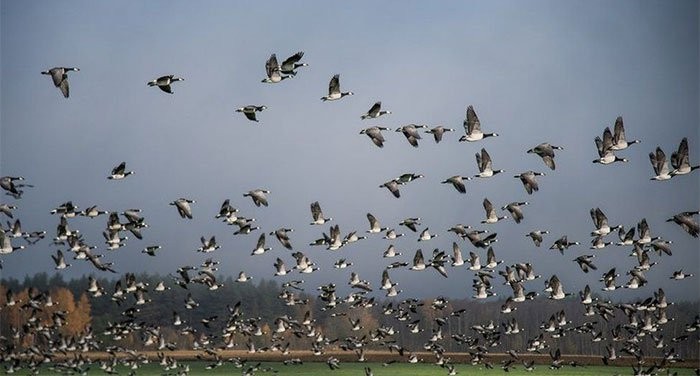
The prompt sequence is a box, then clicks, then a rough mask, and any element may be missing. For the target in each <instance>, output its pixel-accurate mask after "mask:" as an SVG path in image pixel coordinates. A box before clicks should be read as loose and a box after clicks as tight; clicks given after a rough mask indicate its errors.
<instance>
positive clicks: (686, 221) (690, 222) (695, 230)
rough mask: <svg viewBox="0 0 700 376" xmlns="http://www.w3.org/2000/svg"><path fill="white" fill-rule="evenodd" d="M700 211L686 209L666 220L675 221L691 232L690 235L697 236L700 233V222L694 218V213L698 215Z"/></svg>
mask: <svg viewBox="0 0 700 376" xmlns="http://www.w3.org/2000/svg"><path fill="white" fill-rule="evenodd" d="M698 213H699V212H698V211H686V212H682V213H678V214H675V215H674V216H673V217H671V218H669V219H667V220H666V222H675V223H676V224H678V225H679V226H681V228H682V229H683V230H685V232H687V233H688V234H690V236H692V237H694V238H697V237H698V234H699V233H700V224H698V222H696V221H695V220H694V219H693V216H694V215H697V214H698Z"/></svg>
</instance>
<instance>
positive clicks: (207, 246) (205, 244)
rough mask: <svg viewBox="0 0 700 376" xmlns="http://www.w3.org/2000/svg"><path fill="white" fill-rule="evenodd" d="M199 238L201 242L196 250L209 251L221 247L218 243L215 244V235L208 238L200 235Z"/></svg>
mask: <svg viewBox="0 0 700 376" xmlns="http://www.w3.org/2000/svg"><path fill="white" fill-rule="evenodd" d="M199 240H200V241H201V242H202V246H201V247H199V248H197V252H203V253H209V252H213V251H215V250H217V249H219V248H221V246H220V245H218V244H216V236H212V237H211V238H209V239H206V238H205V237H204V236H202V237H200V238H199Z"/></svg>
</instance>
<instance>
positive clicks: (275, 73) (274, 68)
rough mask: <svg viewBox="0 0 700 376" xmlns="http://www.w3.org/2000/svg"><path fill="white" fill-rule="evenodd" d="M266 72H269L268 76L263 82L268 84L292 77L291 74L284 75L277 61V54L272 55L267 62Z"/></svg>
mask: <svg viewBox="0 0 700 376" xmlns="http://www.w3.org/2000/svg"><path fill="white" fill-rule="evenodd" d="M265 73H266V74H267V77H265V79H263V80H262V82H263V83H268V84H276V83H278V82H281V81H282V80H284V79H285V78H290V77H292V76H289V75H287V76H283V75H282V73H281V71H280V66H279V63H277V56H276V55H275V54H272V55H270V58H269V59H267V61H266V62H265Z"/></svg>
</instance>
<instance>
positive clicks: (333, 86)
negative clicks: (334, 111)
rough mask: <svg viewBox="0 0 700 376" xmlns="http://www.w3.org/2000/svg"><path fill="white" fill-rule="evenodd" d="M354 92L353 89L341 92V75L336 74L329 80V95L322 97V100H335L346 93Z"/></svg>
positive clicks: (351, 93)
mask: <svg viewBox="0 0 700 376" xmlns="http://www.w3.org/2000/svg"><path fill="white" fill-rule="evenodd" d="M353 94H354V93H353V92H352V91H346V92H341V91H340V75H339V74H336V75H335V76H333V77H332V78H331V80H330V82H328V95H326V96H325V97H321V100H322V101H324V102H326V101H335V100H338V99H340V98H342V97H344V96H346V95H353Z"/></svg>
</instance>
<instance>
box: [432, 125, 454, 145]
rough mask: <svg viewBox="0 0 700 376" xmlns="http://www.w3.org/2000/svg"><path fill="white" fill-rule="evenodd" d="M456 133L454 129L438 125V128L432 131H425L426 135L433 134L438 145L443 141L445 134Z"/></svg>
mask: <svg viewBox="0 0 700 376" xmlns="http://www.w3.org/2000/svg"><path fill="white" fill-rule="evenodd" d="M454 131H455V130H454V129H452V128H445V127H443V126H442V125H438V126H436V127H433V128H431V129H429V130H427V131H425V133H432V134H433V138H434V139H435V143H436V144H437V143H439V142H440V141H442V136H443V135H444V134H445V132H454Z"/></svg>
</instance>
